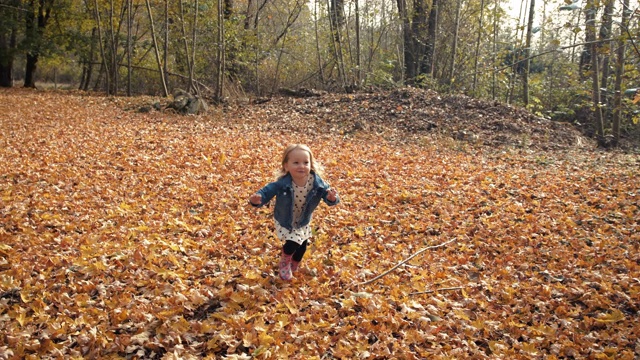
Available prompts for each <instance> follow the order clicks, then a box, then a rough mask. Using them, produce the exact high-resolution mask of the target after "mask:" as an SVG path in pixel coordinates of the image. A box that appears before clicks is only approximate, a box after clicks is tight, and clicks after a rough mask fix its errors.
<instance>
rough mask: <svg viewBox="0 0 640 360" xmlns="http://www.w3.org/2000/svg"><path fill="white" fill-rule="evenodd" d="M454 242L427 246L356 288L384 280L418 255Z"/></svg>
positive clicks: (454, 239) (452, 240)
mask: <svg viewBox="0 0 640 360" xmlns="http://www.w3.org/2000/svg"><path fill="white" fill-rule="evenodd" d="M454 241H456V238H453V239H451V240H449V241H447V242H444V243H442V244H439V245H433V246H427V247H426V248H424V249H422V250H420V251H418V252H417V253H415V254H413V255H411V256H409V257H408V258H406V259H404V260H402V261H401V262H399V263H398V264H397V265H396V266H394V267H392V268H391V269H389V270H387V271H385V272H383V273H382V274H380V275H378V276H376V277H374V278H373V279H371V280H368V281H365V282H363V283H359V284H356V286H361V285H368V284H371V283H372V282H374V281H376V280H378V279H380V278H382V277H384V276H386V275H387V274H388V273H390V272H392V271H393V270H395V269H397V268H399V267H400V266H402V265H403V264H405V263H406V262H408V261H409V260H411V259H413V258H414V257H416V256H418V255H420V254H422V253H423V252H425V251H427V250H430V249H435V248H439V247H443V246H445V245H447V244H449V243H452V242H454Z"/></svg>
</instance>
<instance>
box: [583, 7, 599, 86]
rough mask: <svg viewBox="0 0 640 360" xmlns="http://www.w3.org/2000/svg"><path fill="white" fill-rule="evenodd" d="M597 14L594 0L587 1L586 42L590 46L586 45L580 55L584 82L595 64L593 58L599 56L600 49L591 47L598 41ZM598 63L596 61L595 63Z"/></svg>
mask: <svg viewBox="0 0 640 360" xmlns="http://www.w3.org/2000/svg"><path fill="white" fill-rule="evenodd" d="M596 12H597V8H596V6H595V3H594V0H587V5H586V8H585V11H584V13H585V16H584V18H585V19H584V20H585V24H586V31H585V35H584V36H585V42H586V43H587V44H589V45H585V46H584V49H583V50H582V53H581V54H580V79H581V80H584V79H586V78H587V71H588V70H589V68H590V67H591V65H592V64H593V63H594V61H592V59H591V58H592V57H594V56H598V54H597V52H595V50H597V49H598V47H597V46H594V45H591V43H592V42H594V41H595V40H596V30H595V22H596ZM597 62H598V61H597V60H596V61H595V63H597Z"/></svg>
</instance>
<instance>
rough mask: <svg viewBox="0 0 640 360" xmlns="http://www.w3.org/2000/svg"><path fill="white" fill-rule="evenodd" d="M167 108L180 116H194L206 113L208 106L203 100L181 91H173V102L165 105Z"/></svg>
mask: <svg viewBox="0 0 640 360" xmlns="http://www.w3.org/2000/svg"><path fill="white" fill-rule="evenodd" d="M167 108H168V109H173V110H176V111H177V112H179V113H181V114H187V115H196V114H202V113H205V112H207V110H208V109H209V106H208V105H207V103H206V102H205V101H204V100H203V99H200V98H198V97H197V96H195V95H192V94H189V93H188V92H186V91H184V90H182V89H175V90H174V91H173V101H172V102H171V103H170V104H169V105H167Z"/></svg>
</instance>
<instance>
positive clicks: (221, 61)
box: [216, 0, 225, 103]
mask: <svg viewBox="0 0 640 360" xmlns="http://www.w3.org/2000/svg"><path fill="white" fill-rule="evenodd" d="M222 1H223V0H218V52H217V58H218V74H217V77H216V80H217V81H216V84H217V88H216V101H217V102H218V103H221V102H222V96H223V88H224V72H225V41H224V11H223V9H224V7H223V5H222Z"/></svg>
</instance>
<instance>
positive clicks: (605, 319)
mask: <svg viewBox="0 0 640 360" xmlns="http://www.w3.org/2000/svg"><path fill="white" fill-rule="evenodd" d="M620 320H624V314H623V313H622V312H621V311H620V310H618V309H614V310H613V311H612V312H611V313H609V314H607V315H604V316H601V317H600V318H598V319H596V321H597V322H601V323H614V322H618V321H620Z"/></svg>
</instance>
